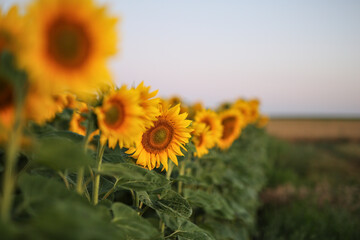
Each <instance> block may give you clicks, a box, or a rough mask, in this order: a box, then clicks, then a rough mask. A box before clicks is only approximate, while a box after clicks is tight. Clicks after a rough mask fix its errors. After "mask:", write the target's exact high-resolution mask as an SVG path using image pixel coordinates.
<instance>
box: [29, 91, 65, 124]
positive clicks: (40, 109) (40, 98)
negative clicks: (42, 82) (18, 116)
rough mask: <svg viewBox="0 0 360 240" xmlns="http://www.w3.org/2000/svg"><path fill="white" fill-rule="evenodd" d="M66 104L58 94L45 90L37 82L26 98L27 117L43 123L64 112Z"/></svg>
mask: <svg viewBox="0 0 360 240" xmlns="http://www.w3.org/2000/svg"><path fill="white" fill-rule="evenodd" d="M63 109H64V105H63V103H62V102H59V99H58V96H55V95H49V94H47V93H45V92H43V91H42V90H41V89H40V87H37V86H36V84H31V85H30V87H29V89H28V93H27V96H26V98H25V109H24V111H25V117H26V119H27V120H32V121H34V122H36V123H39V124H43V123H45V122H46V121H49V120H51V119H53V118H54V117H55V115H56V114H57V113H60V112H62V111H63Z"/></svg>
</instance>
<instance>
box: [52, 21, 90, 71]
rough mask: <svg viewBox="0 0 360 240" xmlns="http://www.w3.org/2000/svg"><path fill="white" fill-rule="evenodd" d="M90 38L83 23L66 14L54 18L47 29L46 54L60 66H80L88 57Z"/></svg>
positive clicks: (67, 67)
mask: <svg viewBox="0 0 360 240" xmlns="http://www.w3.org/2000/svg"><path fill="white" fill-rule="evenodd" d="M90 50H91V39H90V37H89V34H88V33H87V31H86V29H85V28H84V25H83V24H82V23H79V22H77V21H74V20H72V19H70V18H69V17H66V16H60V17H58V18H56V19H55V20H54V21H53V22H52V23H51V24H50V25H49V27H48V31H47V54H48V56H49V57H50V58H51V59H52V60H53V61H54V62H55V63H56V64H57V65H59V66H60V67H63V68H65V69H73V68H78V67H81V66H82V65H83V64H84V63H85V62H86V61H87V60H88V58H89V55H90Z"/></svg>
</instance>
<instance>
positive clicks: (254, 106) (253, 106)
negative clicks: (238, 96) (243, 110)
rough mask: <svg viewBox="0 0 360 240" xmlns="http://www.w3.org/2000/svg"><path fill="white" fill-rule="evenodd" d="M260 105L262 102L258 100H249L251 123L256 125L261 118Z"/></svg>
mask: <svg viewBox="0 0 360 240" xmlns="http://www.w3.org/2000/svg"><path fill="white" fill-rule="evenodd" d="M259 105H260V102H259V100H258V99H251V100H249V106H250V112H249V122H250V123H255V122H256V120H257V119H258V118H259Z"/></svg>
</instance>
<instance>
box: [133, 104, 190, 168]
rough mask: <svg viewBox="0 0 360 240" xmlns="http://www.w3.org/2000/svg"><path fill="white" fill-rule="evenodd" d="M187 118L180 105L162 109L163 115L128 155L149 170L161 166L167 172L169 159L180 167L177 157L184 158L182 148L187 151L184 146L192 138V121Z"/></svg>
mask: <svg viewBox="0 0 360 240" xmlns="http://www.w3.org/2000/svg"><path fill="white" fill-rule="evenodd" d="M186 117H187V114H186V113H182V114H180V106H179V105H176V106H175V107H172V108H169V109H162V108H161V114H160V115H159V116H158V117H157V119H156V120H155V121H154V123H153V126H152V127H150V128H147V129H146V131H145V132H144V133H143V134H142V136H141V138H139V140H138V141H137V142H136V147H132V148H129V150H128V151H127V153H128V154H132V157H133V158H135V159H137V161H136V164H139V165H141V166H143V167H146V168H148V169H149V170H151V169H153V168H155V167H160V164H162V166H163V169H166V170H167V169H168V159H169V158H170V159H171V161H173V162H174V163H175V164H176V165H178V161H177V157H176V156H183V153H182V152H181V150H180V148H183V149H184V150H185V151H186V149H185V147H184V145H185V144H186V143H188V142H189V138H190V137H191V135H190V132H191V131H192V129H191V128H189V125H190V123H191V121H190V120H186Z"/></svg>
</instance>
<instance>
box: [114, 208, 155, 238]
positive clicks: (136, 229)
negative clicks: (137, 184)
mask: <svg viewBox="0 0 360 240" xmlns="http://www.w3.org/2000/svg"><path fill="white" fill-rule="evenodd" d="M112 212H113V215H114V218H113V220H112V222H113V223H114V224H115V225H117V226H118V228H119V230H120V231H121V233H122V234H123V235H124V237H125V238H124V239H139V240H142V239H160V233H159V231H158V230H157V229H156V228H154V227H153V226H152V225H151V223H150V222H148V221H147V220H146V219H145V218H143V217H141V216H139V215H138V213H137V212H136V211H135V210H134V209H132V208H131V207H129V206H127V205H125V204H123V203H119V202H117V203H114V204H113V205H112Z"/></svg>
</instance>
